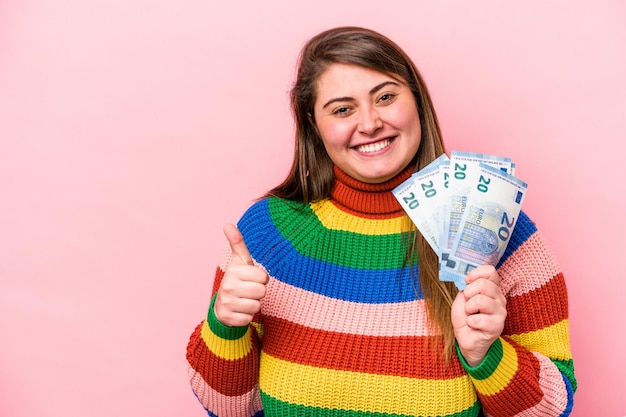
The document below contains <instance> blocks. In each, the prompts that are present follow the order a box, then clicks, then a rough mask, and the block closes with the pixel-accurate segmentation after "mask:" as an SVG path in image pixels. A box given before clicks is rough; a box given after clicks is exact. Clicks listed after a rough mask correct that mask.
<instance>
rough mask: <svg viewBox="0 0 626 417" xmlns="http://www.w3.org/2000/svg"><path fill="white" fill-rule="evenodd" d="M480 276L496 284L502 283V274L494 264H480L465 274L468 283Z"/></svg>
mask: <svg viewBox="0 0 626 417" xmlns="http://www.w3.org/2000/svg"><path fill="white" fill-rule="evenodd" d="M479 278H486V279H488V280H489V281H492V282H494V283H495V284H496V285H500V275H499V274H498V271H496V268H495V267H494V266H492V265H480V266H479V267H476V268H474V269H472V270H471V271H470V272H468V273H467V275H466V276H465V282H466V283H467V284H471V283H472V282H474V281H476V280H477V279H479Z"/></svg>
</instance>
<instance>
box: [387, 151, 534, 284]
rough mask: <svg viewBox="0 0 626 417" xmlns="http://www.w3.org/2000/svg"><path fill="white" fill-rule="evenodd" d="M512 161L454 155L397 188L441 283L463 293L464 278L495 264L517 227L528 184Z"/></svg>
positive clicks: (501, 158) (465, 153) (477, 155)
mask: <svg viewBox="0 0 626 417" xmlns="http://www.w3.org/2000/svg"><path fill="white" fill-rule="evenodd" d="M514 173H515V164H514V163H513V162H512V161H511V159H510V158H505V157H500V156H494V155H487V154H479V153H471V152H458V151H452V152H451V154H450V158H448V156H447V155H445V154H443V155H441V156H439V157H438V158H437V159H436V160H434V161H433V162H432V163H430V164H429V165H428V166H426V167H424V168H423V169H421V170H420V171H418V172H416V173H414V174H413V175H412V176H411V178H409V179H408V180H407V181H405V182H404V183H402V184H400V185H399V186H398V187H396V188H395V189H394V190H393V194H394V195H395V197H396V198H397V199H398V201H399V202H400V204H401V205H402V207H403V208H404V210H405V211H406V212H407V214H408V215H409V217H410V218H411V220H412V221H413V223H415V225H416V227H417V228H418V230H419V231H420V233H421V234H422V235H423V236H424V238H425V239H426V241H427V242H428V243H429V245H430V246H431V247H432V248H433V250H434V251H435V252H436V253H437V255H438V258H439V279H440V280H442V281H452V282H454V283H455V285H456V286H457V287H458V288H459V290H463V289H464V288H465V286H466V284H465V275H466V274H467V273H468V272H469V271H471V270H472V269H474V268H476V267H477V266H479V265H484V264H491V265H496V264H497V263H498V261H499V260H500V259H501V257H502V254H503V253H504V250H505V249H506V246H507V245H508V242H509V239H510V235H511V233H512V231H513V228H514V227H515V224H516V220H517V217H518V215H519V211H520V209H521V204H522V201H523V199H524V196H525V194H526V189H527V185H526V184H525V183H524V182H523V181H521V180H519V179H518V178H516V177H515V176H514Z"/></svg>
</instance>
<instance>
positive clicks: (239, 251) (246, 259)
mask: <svg viewBox="0 0 626 417" xmlns="http://www.w3.org/2000/svg"><path fill="white" fill-rule="evenodd" d="M224 235H225V236H226V240H228V244H229V245H230V250H231V251H232V253H233V257H235V258H238V259H239V261H240V262H242V263H244V264H247V265H254V262H253V261H252V256H251V255H250V252H249V251H248V247H247V246H246V243H245V242H244V240H243V236H241V232H240V231H239V229H237V226H235V225H234V224H230V223H229V224H227V225H226V226H224Z"/></svg>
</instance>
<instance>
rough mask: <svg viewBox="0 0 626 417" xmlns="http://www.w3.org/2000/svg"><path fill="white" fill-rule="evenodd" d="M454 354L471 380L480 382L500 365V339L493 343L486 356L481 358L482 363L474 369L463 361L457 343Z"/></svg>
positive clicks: (501, 350)
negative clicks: (457, 356) (479, 380)
mask: <svg viewBox="0 0 626 417" xmlns="http://www.w3.org/2000/svg"><path fill="white" fill-rule="evenodd" d="M456 353H457V354H458V355H459V359H460V360H461V364H463V367H464V368H465V370H466V371H467V373H468V374H469V375H470V376H471V377H472V378H475V379H481V380H482V379H486V378H488V377H489V376H491V375H492V374H493V372H494V371H495V370H496V368H497V367H498V365H499V364H500V361H501V360H502V355H503V353H504V352H503V349H502V340H501V338H497V339H496V340H495V341H494V342H493V344H492V345H491V347H489V350H488V351H487V354H486V355H485V357H484V358H483V360H482V362H481V363H479V364H478V365H477V366H475V367H472V366H470V365H469V364H468V363H467V362H466V361H465V358H464V357H463V354H462V353H461V348H459V344H458V343H457V344H456Z"/></svg>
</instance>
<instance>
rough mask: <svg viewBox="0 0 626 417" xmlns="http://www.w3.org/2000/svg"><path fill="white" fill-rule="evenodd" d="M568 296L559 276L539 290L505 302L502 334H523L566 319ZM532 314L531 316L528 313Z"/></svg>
mask: <svg viewBox="0 0 626 417" xmlns="http://www.w3.org/2000/svg"><path fill="white" fill-rule="evenodd" d="M563 294H567V289H566V287H565V280H564V278H563V274H562V273H558V274H557V275H556V276H555V277H553V278H552V279H551V280H550V281H548V282H546V283H545V284H544V285H542V286H541V287H539V288H536V289H534V290H532V291H529V292H526V293H524V294H522V295H519V296H515V297H511V298H509V299H508V300H507V310H508V311H509V312H510V314H508V316H507V319H506V323H505V327H504V334H522V333H528V332H532V331H536V330H541V329H544V328H546V327H550V326H553V325H554V324H556V323H559V322H561V321H563V320H565V319H567V316H568V305H567V298H565V297H563ZM529 312H531V313H529Z"/></svg>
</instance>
